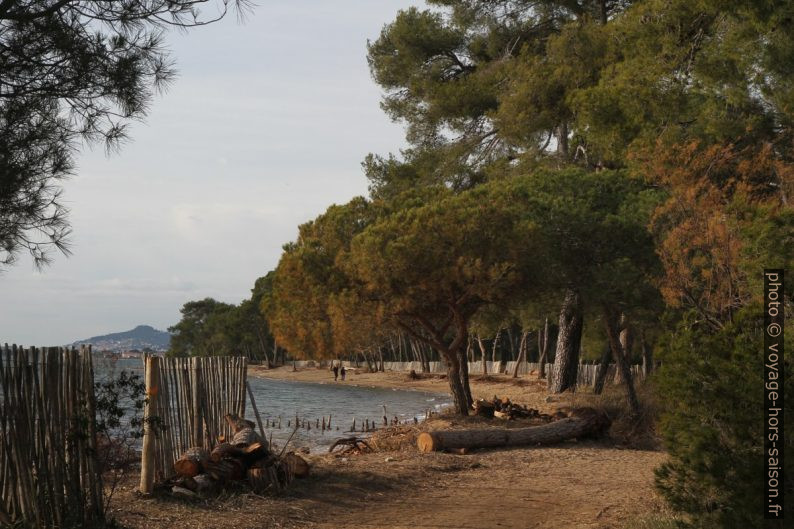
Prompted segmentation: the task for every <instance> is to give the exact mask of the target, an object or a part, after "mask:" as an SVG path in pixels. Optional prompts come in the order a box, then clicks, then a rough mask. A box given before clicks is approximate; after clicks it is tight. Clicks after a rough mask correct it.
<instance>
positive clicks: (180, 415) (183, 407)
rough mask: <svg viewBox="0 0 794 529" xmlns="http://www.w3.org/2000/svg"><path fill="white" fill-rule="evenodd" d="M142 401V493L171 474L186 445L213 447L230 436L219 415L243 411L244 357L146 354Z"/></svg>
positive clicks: (244, 389) (244, 392)
mask: <svg viewBox="0 0 794 529" xmlns="http://www.w3.org/2000/svg"><path fill="white" fill-rule="evenodd" d="M145 366H146V367H145V375H144V376H145V379H146V394H147V399H148V402H147V405H146V409H145V415H144V422H145V425H144V439H143V452H142V455H141V486H140V488H141V492H144V493H150V492H152V490H153V485H154V482H155V481H158V482H163V481H165V480H167V479H168V478H170V477H172V476H174V475H175V471H174V461H176V460H178V459H179V458H180V456H181V455H182V454H183V453H184V452H185V451H187V450H188V449H189V448H191V447H200V448H204V449H206V450H210V451H211V450H212V449H213V448H214V447H215V445H216V443H217V440H218V439H219V438H227V439H231V438H232V437H233V435H234V432H233V431H232V428H231V426H229V424H228V423H227V421H226V420H225V419H224V417H225V416H226V415H227V414H229V413H232V414H237V415H239V416H241V417H242V416H244V414H245V397H246V376H247V371H248V365H247V361H246V359H245V357H192V358H161V357H157V356H148V357H146V359H145Z"/></svg>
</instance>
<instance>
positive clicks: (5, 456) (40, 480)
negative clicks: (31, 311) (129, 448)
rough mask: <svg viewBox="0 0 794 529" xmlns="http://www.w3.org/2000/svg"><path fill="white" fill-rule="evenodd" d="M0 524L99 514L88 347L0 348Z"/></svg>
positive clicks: (84, 519)
mask: <svg viewBox="0 0 794 529" xmlns="http://www.w3.org/2000/svg"><path fill="white" fill-rule="evenodd" d="M0 391H1V393H0V395H1V397H0V398H2V401H1V402H0V495H1V496H0V499H1V500H2V503H0V526H3V527H5V526H15V525H16V524H19V525H22V526H28V527H94V526H98V525H100V524H101V522H102V520H103V518H104V512H103V502H102V492H103V491H102V479H101V473H100V471H99V468H98V463H97V460H96V446H95V439H96V437H95V430H94V428H95V422H94V421H95V410H94V406H95V400H94V374H93V365H92V362H91V351H90V348H85V347H83V348H81V349H80V350H76V349H74V348H71V349H65V348H58V347H48V348H41V349H39V348H35V347H31V348H29V349H23V348H22V347H17V346H16V345H14V346H11V347H9V346H8V344H6V345H5V346H4V347H3V348H2V350H0Z"/></svg>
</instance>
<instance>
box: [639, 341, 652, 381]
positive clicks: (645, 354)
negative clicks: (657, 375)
mask: <svg viewBox="0 0 794 529" xmlns="http://www.w3.org/2000/svg"><path fill="white" fill-rule="evenodd" d="M652 372H653V349H652V348H650V347H648V343H647V342H646V341H645V337H644V336H643V338H642V373H643V374H644V375H645V376H646V377H648V376H650V374H651V373H652Z"/></svg>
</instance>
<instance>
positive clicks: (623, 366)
mask: <svg viewBox="0 0 794 529" xmlns="http://www.w3.org/2000/svg"><path fill="white" fill-rule="evenodd" d="M620 319H621V318H620V314H619V312H618V311H617V310H615V309H613V308H612V307H604V322H605V324H606V328H607V337H608V338H609V345H610V347H611V348H612V356H614V357H615V361H616V362H617V364H618V371H619V372H620V374H621V378H622V379H623V384H624V385H625V386H626V400H627V401H628V404H629V409H630V410H631V413H632V414H633V415H638V414H639V412H640V403H639V401H638V400H637V393H636V392H635V391H634V380H632V376H631V368H630V367H629V364H628V361H627V359H626V357H625V355H624V353H623V346H622V344H621V343H620Z"/></svg>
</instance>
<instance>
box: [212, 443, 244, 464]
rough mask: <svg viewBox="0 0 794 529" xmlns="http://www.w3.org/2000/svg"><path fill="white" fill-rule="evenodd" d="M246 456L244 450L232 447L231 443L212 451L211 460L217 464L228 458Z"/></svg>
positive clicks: (222, 444)
mask: <svg viewBox="0 0 794 529" xmlns="http://www.w3.org/2000/svg"><path fill="white" fill-rule="evenodd" d="M244 455H245V452H244V451H243V449H242V448H237V447H236V446H232V445H230V444H229V443H221V444H219V445H218V446H216V447H215V448H213V449H212V453H211V454H210V459H212V460H213V461H214V462H215V463H217V462H218V461H220V460H221V459H224V458H227V457H242V456H244Z"/></svg>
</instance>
